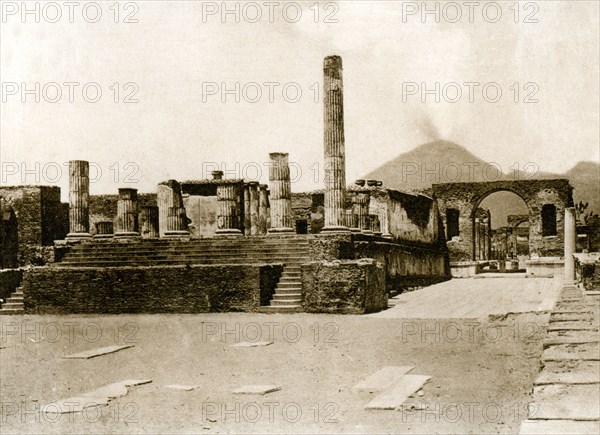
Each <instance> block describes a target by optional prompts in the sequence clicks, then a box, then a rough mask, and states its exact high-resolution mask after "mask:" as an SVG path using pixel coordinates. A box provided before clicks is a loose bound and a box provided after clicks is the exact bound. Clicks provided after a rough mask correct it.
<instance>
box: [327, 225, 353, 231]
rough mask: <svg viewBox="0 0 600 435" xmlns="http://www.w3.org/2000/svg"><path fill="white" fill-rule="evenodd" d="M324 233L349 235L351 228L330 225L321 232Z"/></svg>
mask: <svg viewBox="0 0 600 435" xmlns="http://www.w3.org/2000/svg"><path fill="white" fill-rule="evenodd" d="M321 232H322V233H349V232H350V228H348V227H345V226H343V225H329V226H326V227H323V229H322V230H321Z"/></svg>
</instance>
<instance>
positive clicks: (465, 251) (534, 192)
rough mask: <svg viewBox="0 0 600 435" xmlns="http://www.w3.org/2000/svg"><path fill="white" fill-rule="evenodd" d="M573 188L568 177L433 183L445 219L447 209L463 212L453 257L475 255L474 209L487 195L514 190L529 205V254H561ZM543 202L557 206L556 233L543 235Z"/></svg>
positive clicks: (463, 257) (471, 257)
mask: <svg viewBox="0 0 600 435" xmlns="http://www.w3.org/2000/svg"><path fill="white" fill-rule="evenodd" d="M572 190H573V189H572V187H571V186H570V185H569V181H568V180H566V179H555V180H518V181H493V182H482V183H447V184H434V185H433V191H434V197H435V199H436V200H437V201H438V206H439V210H440V215H441V216H442V217H443V220H444V223H445V222H446V219H447V214H446V211H447V209H449V208H453V209H457V210H458V211H459V213H460V215H459V228H460V236H459V237H458V239H456V240H455V241H454V242H453V243H454V246H453V248H452V253H453V256H452V257H451V260H452V261H460V260H462V259H465V258H468V259H474V246H473V217H474V213H475V210H476V209H477V208H478V207H479V204H480V203H481V201H483V199H485V198H486V197H487V196H488V195H490V194H492V193H495V192H499V191H509V192H513V193H515V194H516V195H518V196H520V197H521V198H522V199H523V201H525V204H526V205H527V208H528V210H529V222H530V225H529V253H530V255H531V256H540V257H546V256H562V253H563V241H564V239H563V237H564V223H563V220H564V214H565V208H566V207H572V206H573V197H572ZM544 204H554V206H555V207H556V235H553V236H543V235H542V207H543V206H544ZM492 219H493V216H492Z"/></svg>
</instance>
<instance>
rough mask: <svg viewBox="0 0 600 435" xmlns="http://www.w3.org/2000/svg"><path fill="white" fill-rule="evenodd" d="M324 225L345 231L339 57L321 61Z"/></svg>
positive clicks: (344, 179) (340, 68)
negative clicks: (323, 128) (323, 127)
mask: <svg viewBox="0 0 600 435" xmlns="http://www.w3.org/2000/svg"><path fill="white" fill-rule="evenodd" d="M323 101H324V125H325V131H324V147H325V166H324V170H325V204H324V214H325V226H324V227H323V231H348V227H347V226H346V225H345V223H344V220H345V203H346V162H345V150H344V147H345V144H344V88H343V80H342V58H341V57H340V56H328V57H326V58H325V61H324V63H323Z"/></svg>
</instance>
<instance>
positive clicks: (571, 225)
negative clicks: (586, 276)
mask: <svg viewBox="0 0 600 435" xmlns="http://www.w3.org/2000/svg"><path fill="white" fill-rule="evenodd" d="M575 222H576V221H575V208H574V207H567V208H565V280H566V281H569V282H572V281H575V258H574V257H573V254H574V253H575V249H576V246H577V226H576V224H575Z"/></svg>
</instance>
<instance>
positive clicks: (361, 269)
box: [302, 260, 387, 314]
mask: <svg viewBox="0 0 600 435" xmlns="http://www.w3.org/2000/svg"><path fill="white" fill-rule="evenodd" d="M302 286H303V300H302V306H303V308H304V310H305V311H307V312H312V313H339V314H363V313H369V312H374V311H380V310H382V309H385V308H387V291H386V288H385V269H384V267H383V265H382V264H380V263H377V262H376V261H373V260H358V261H351V260H349V261H333V262H311V263H307V264H304V265H302Z"/></svg>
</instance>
